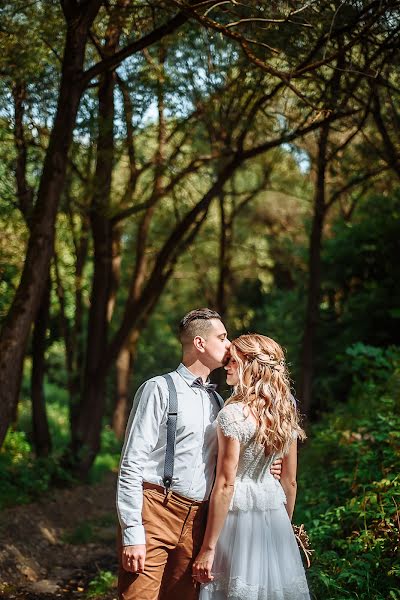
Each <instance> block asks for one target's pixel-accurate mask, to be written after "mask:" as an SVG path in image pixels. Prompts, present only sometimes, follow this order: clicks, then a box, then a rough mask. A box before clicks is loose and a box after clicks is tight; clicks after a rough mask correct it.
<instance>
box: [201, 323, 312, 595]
mask: <svg viewBox="0 0 400 600" xmlns="http://www.w3.org/2000/svg"><path fill="white" fill-rule="evenodd" d="M230 353H231V359H230V361H229V363H228V364H227V366H226V367H225V369H226V371H227V383H228V384H229V385H232V386H233V395H232V396H231V397H230V398H229V400H228V401H227V403H226V405H225V406H224V408H223V409H222V410H221V412H220V413H219V415H218V418H217V421H216V422H217V425H218V444H219V450H218V465H217V475H216V480H215V484H214V489H213V492H212V495H211V498H210V506H209V515H208V521H207V528H206V532H205V536H204V541H203V545H202V547H201V550H200V553H199V555H198V556H197V558H196V560H195V562H194V565H193V577H194V579H195V580H196V581H199V582H200V583H203V584H204V585H202V586H201V591H200V600H226V599H229V600H309V599H310V596H309V592H308V587H307V582H306V578H305V573H304V568H303V564H302V561H301V557H300V552H299V549H298V547H297V543H296V540H295V537H294V534H293V530H292V526H291V518H292V515H293V510H294V505H295V500H296V466H297V438H300V439H304V437H305V434H304V431H303V430H302V429H301V427H300V425H299V421H298V416H297V412H296V407H295V405H294V401H293V396H292V394H291V393H290V383H289V376H288V372H287V369H286V365H285V360H284V354H283V350H282V348H281V347H280V346H279V344H277V343H276V342H275V341H274V340H272V339H270V338H268V337H265V336H263V335H258V334H249V335H242V336H240V337H239V338H237V339H236V340H234V341H233V342H232V345H231V347H230ZM279 456H282V457H283V463H282V475H281V480H280V483H279V482H278V481H277V480H276V479H274V477H273V476H272V475H271V473H270V469H269V468H270V465H271V463H272V461H273V460H274V459H275V458H277V457H279Z"/></svg>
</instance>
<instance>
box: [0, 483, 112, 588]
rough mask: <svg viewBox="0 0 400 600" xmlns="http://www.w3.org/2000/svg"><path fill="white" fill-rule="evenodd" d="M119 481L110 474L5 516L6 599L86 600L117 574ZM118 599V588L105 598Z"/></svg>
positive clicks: (0, 529)
mask: <svg viewBox="0 0 400 600" xmlns="http://www.w3.org/2000/svg"><path fill="white" fill-rule="evenodd" d="M115 479H116V476H115V474H112V473H110V474H108V475H106V476H105V478H104V479H103V481H102V482H101V483H97V484H94V485H80V486H76V487H73V488H69V489H57V490H54V491H52V492H51V493H46V494H44V495H43V498H42V499H41V500H40V501H39V502H35V503H32V504H25V505H21V506H16V507H13V508H8V509H5V510H3V511H2V512H1V515H0V598H1V599H10V600H11V599H16V600H56V598H61V599H62V600H67V599H68V600H70V599H71V600H72V599H74V600H78V599H79V598H82V600H83V599H84V598H87V597H88V587H89V583H90V582H91V581H93V580H94V579H96V578H97V579H99V578H100V579H101V573H104V572H105V571H109V572H111V573H112V574H113V575H115V574H116V573H117V562H116V550H115V547H116V546H115V539H116V524H117V522H116V515H115V508H114V507H115ZM108 577H109V578H110V575H108ZM92 586H93V584H92ZM89 589H92V588H89ZM116 596H117V594H116V589H115V588H114V589H111V590H108V591H107V592H105V593H102V594H101V598H102V600H113V599H114V598H115V599H116Z"/></svg>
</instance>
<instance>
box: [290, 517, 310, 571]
mask: <svg viewBox="0 0 400 600" xmlns="http://www.w3.org/2000/svg"><path fill="white" fill-rule="evenodd" d="M292 527H293V532H294V536H295V538H296V541H297V544H298V546H299V548H300V550H302V552H303V554H304V556H305V559H306V561H307V567H310V566H311V561H310V557H311V554H312V553H313V552H314V550H312V549H311V547H310V539H309V537H308V533H307V531H306V530H305V529H304V525H303V524H302V525H292Z"/></svg>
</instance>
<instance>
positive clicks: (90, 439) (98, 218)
mask: <svg viewBox="0 0 400 600" xmlns="http://www.w3.org/2000/svg"><path fill="white" fill-rule="evenodd" d="M113 94H114V76H113V73H106V74H105V75H104V76H103V78H102V82H101V84H100V87H99V93H98V98H99V136H98V143H97V163H96V174H95V190H94V194H93V202H92V208H91V213H90V223H91V230H92V236H93V247H94V273H93V283H92V291H91V298H90V310H89V322H88V332H87V344H86V361H85V370H84V379H83V393H82V398H81V403H80V406H79V415H78V418H77V422H76V426H75V428H74V430H73V432H72V433H73V438H72V454H73V461H74V463H75V467H76V468H75V467H74V468H75V470H76V472H77V474H78V475H80V476H81V477H85V476H86V475H87V472H88V470H89V468H90V466H91V464H92V462H93V460H94V458H95V456H96V454H97V452H98V450H99V448H100V431H101V420H102V417H103V412H104V395H105V379H104V378H103V377H101V378H99V377H98V370H99V364H100V362H101V360H102V358H103V353H104V349H105V347H106V345H107V330H108V319H107V310H108V305H109V300H110V293H111V274H112V273H111V266H112V227H111V221H110V219H109V216H108V211H107V209H108V206H109V202H110V194H111V178H112V169H113V157H114V135H113V126H114V97H113Z"/></svg>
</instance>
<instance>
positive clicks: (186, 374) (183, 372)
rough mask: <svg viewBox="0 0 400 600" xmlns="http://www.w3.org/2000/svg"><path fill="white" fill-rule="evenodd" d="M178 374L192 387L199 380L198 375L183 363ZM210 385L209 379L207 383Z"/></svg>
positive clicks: (178, 369) (177, 370)
mask: <svg viewBox="0 0 400 600" xmlns="http://www.w3.org/2000/svg"><path fill="white" fill-rule="evenodd" d="M176 372H177V373H179V375H180V376H181V377H182V379H183V380H184V381H186V383H187V384H188V385H189V386H190V387H191V386H192V383H193V381H195V380H196V379H197V378H198V375H194V374H193V373H192V372H191V371H189V369H188V368H187V367H185V365H184V364H183V363H180V365H179V367H178V368H177V369H176ZM206 383H208V379H207V381H206Z"/></svg>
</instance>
